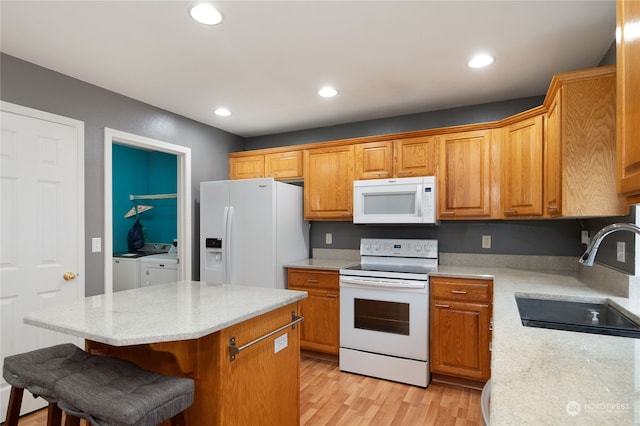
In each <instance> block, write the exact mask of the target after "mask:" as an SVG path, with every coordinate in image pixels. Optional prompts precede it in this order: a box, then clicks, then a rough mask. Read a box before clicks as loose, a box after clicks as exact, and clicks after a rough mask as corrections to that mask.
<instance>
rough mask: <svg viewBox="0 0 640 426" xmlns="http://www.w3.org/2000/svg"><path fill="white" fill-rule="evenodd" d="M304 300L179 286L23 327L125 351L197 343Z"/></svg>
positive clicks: (86, 304) (50, 312)
mask: <svg viewBox="0 0 640 426" xmlns="http://www.w3.org/2000/svg"><path fill="white" fill-rule="evenodd" d="M306 297H307V293H306V292H304V291H294V290H281V289H272V288H262V287H249V286H241V285H224V284H211V283H205V282H199V281H182V282H177V283H168V284H160V285H154V286H149V287H143V288H137V289H133V290H127V291H120V292H116V293H112V294H107V295H99V296H91V297H87V298H84V299H83V300H79V301H77V302H73V303H68V304H61V305H57V306H52V307H50V308H45V309H41V310H39V311H36V312H33V313H30V314H28V315H27V316H25V318H24V323H25V324H30V325H34V326H38V327H42V328H46V329H49V330H53V331H58V332H61V333H65V334H68V335H72V336H76V337H81V338H84V339H89V340H93V341H96V342H100V343H105V344H108V345H112V346H127V345H138V344H147V343H158V342H169V341H175V340H187V339H197V338H200V337H202V336H205V335H208V334H211V333H214V332H216V331H219V330H222V329H224V328H227V327H229V326H232V325H234V324H238V323H240V322H243V321H246V320H248V319H251V318H254V317H256V316H258V315H261V314H264V313H267V312H270V311H272V310H274V309H277V308H279V307H282V306H286V305H288V304H291V303H294V302H297V301H299V300H302V299H304V298H306Z"/></svg>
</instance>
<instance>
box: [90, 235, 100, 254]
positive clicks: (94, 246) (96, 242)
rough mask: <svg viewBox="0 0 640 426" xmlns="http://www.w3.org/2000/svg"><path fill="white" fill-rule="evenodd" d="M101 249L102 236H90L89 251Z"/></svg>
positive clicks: (93, 251) (96, 251)
mask: <svg viewBox="0 0 640 426" xmlns="http://www.w3.org/2000/svg"><path fill="white" fill-rule="evenodd" d="M101 251H102V238H100V237H93V238H91V252H92V253H100V252H101Z"/></svg>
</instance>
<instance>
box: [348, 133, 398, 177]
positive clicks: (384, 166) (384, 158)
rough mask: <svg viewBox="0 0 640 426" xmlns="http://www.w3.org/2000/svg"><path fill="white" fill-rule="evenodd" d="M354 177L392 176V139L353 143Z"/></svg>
mask: <svg viewBox="0 0 640 426" xmlns="http://www.w3.org/2000/svg"><path fill="white" fill-rule="evenodd" d="M354 152H355V158H356V164H355V179H356V180H363V179H382V178H388V177H392V176H393V141H381V142H367V143H359V144H356V145H354Z"/></svg>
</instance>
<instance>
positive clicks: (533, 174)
mask: <svg viewBox="0 0 640 426" xmlns="http://www.w3.org/2000/svg"><path fill="white" fill-rule="evenodd" d="M542 133H543V128H542V115H538V116H536V117H533V118H528V119H525V120H522V121H519V122H517V123H514V124H511V125H508V126H506V127H504V128H503V130H502V155H501V160H502V170H503V173H502V184H501V187H502V203H503V214H504V215H505V217H515V216H540V215H542Z"/></svg>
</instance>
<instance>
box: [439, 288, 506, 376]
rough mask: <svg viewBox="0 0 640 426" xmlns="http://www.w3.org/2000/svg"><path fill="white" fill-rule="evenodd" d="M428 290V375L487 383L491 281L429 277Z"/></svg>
mask: <svg viewBox="0 0 640 426" xmlns="http://www.w3.org/2000/svg"><path fill="white" fill-rule="evenodd" d="M430 287H431V290H430V309H429V312H430V314H429V316H430V321H429V327H430V333H429V335H430V344H429V348H430V349H429V351H430V360H431V372H432V373H439V374H444V375H447V376H453V377H458V378H464V379H471V380H475V381H486V380H488V379H489V378H490V377H491V352H490V342H491V316H492V305H493V302H492V300H493V281H492V280H485V279H464V278H449V277H432V278H431V279H430ZM434 379H435V377H434Z"/></svg>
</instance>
